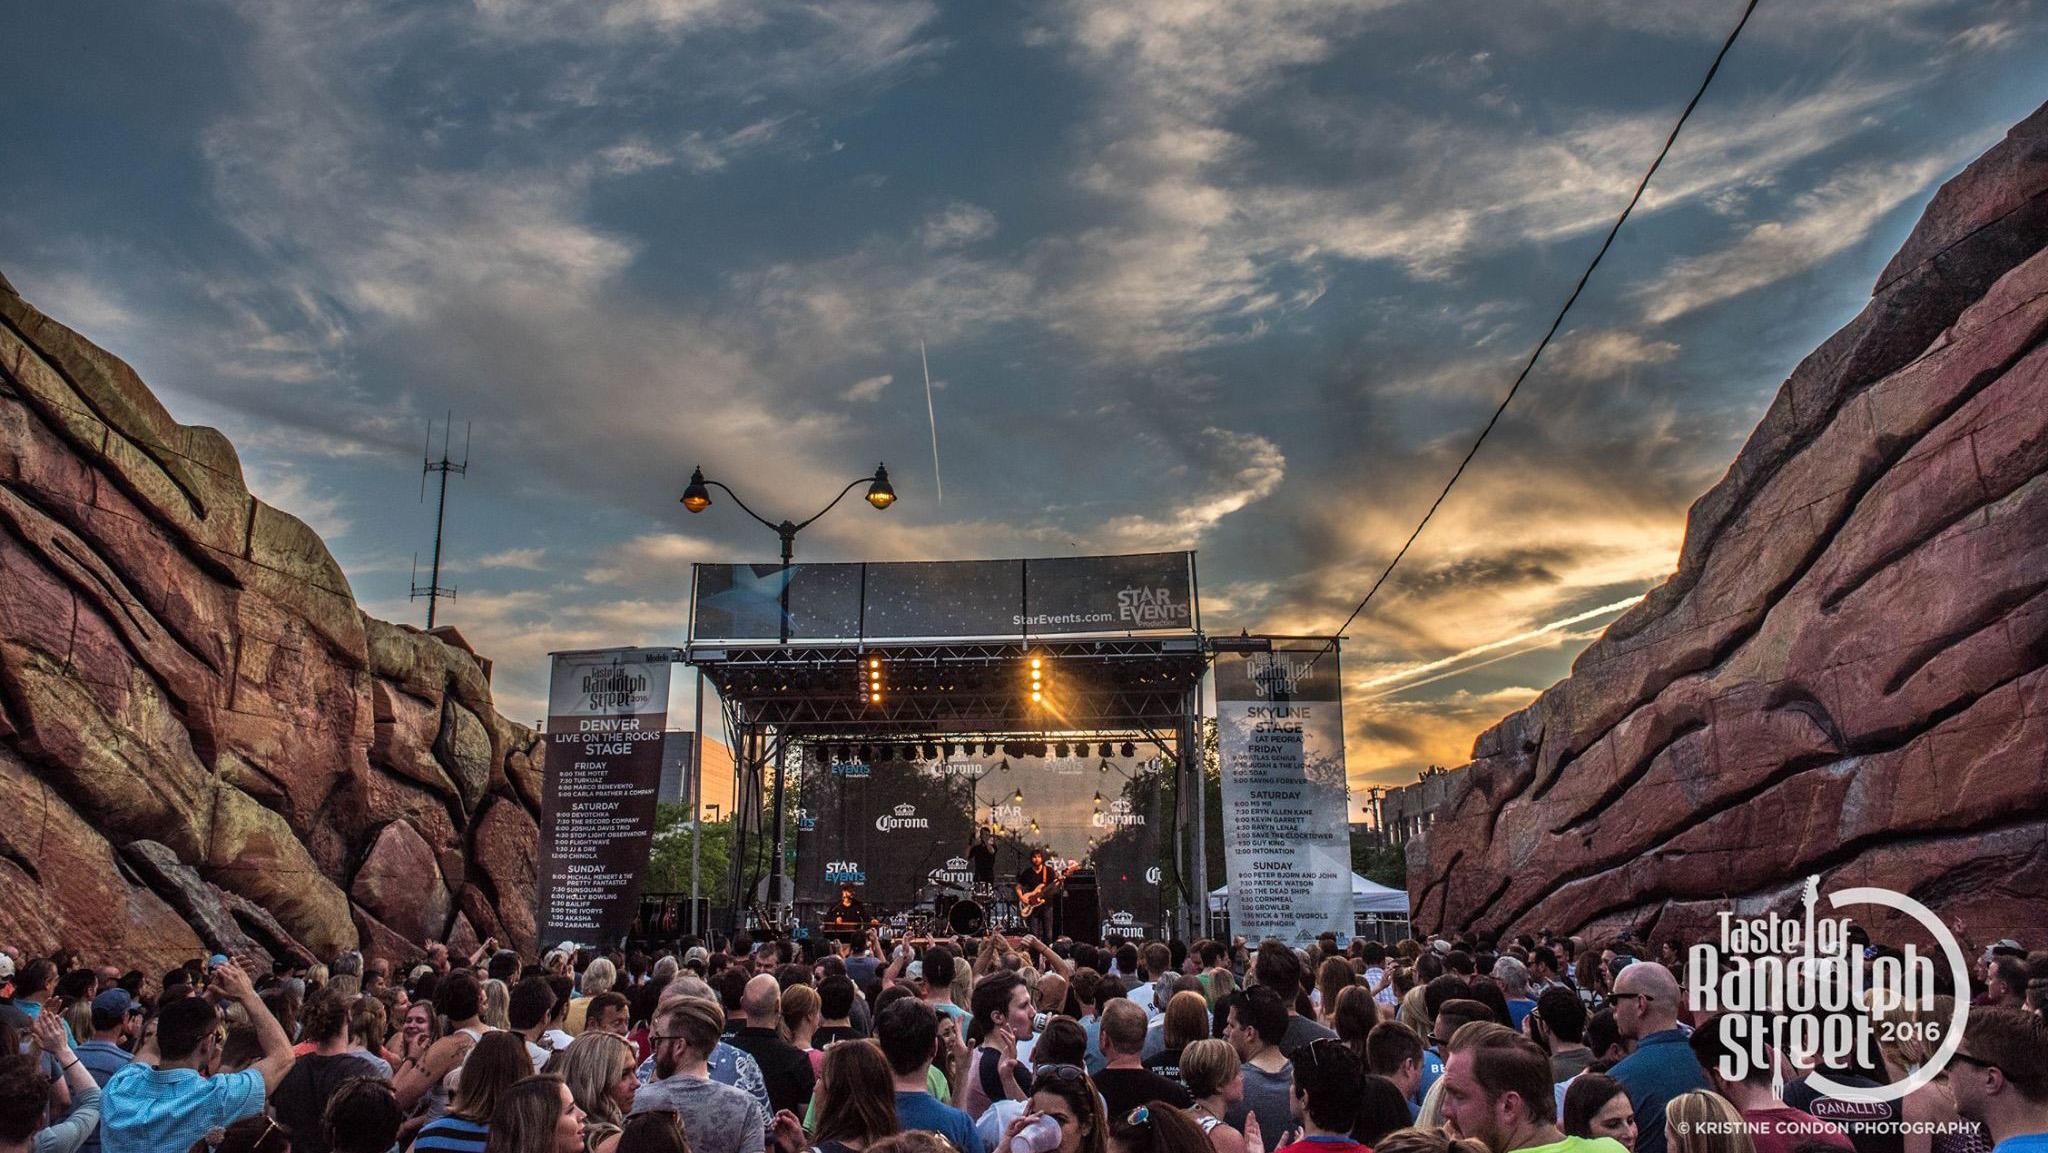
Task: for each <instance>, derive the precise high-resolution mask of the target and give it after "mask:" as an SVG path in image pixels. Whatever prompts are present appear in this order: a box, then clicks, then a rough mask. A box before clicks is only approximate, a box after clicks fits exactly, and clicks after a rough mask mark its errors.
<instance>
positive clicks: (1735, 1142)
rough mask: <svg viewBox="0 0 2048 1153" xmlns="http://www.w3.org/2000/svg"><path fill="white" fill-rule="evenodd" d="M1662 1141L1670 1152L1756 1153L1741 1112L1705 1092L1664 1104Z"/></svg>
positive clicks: (1680, 1097)
mask: <svg viewBox="0 0 2048 1153" xmlns="http://www.w3.org/2000/svg"><path fill="white" fill-rule="evenodd" d="M1664 1141H1665V1145H1666V1147H1667V1148H1668V1149H1669V1150H1670V1151H1671V1153H1756V1143H1755V1142H1754V1141H1752V1140H1750V1137H1749V1130H1748V1129H1747V1128H1746V1127H1745V1126H1744V1125H1743V1124H1742V1114H1741V1112H1740V1111H1738V1110H1737V1109H1736V1108H1735V1106H1734V1105H1732V1104H1730V1103H1729V1101H1728V1099H1727V1098H1726V1097H1723V1096H1721V1095H1720V1094H1719V1093H1713V1092H1709V1091H1707V1090H1705V1089H1694V1090H1693V1091H1692V1092H1690V1093H1680V1094H1679V1095H1678V1096H1676V1097H1673V1098H1672V1099H1671V1100H1669V1101H1667V1102H1665V1104H1664Z"/></svg>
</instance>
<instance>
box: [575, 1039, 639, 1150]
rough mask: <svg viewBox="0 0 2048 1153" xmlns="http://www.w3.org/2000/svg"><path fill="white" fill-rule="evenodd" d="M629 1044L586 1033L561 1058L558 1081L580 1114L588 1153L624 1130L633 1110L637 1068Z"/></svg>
mask: <svg viewBox="0 0 2048 1153" xmlns="http://www.w3.org/2000/svg"><path fill="white" fill-rule="evenodd" d="M637 1057H638V1055H637V1054H636V1053H635V1052H634V1051H633V1044H632V1042H630V1041H628V1040H626V1039H625V1038H624V1037H621V1036H619V1035H618V1034H616V1033H599V1032H594V1031H586V1032H585V1033H584V1034H583V1035H582V1036H581V1037H578V1038H576V1040H574V1041H573V1042H571V1043H570V1045H569V1048H568V1050H567V1051H566V1052H564V1053H563V1055H562V1080H563V1081H565V1082H567V1083H568V1086H569V1096H570V1097H572V1098H574V1099H575V1101H576V1107H577V1108H578V1109H581V1110H583V1117H584V1122H583V1124H584V1131H585V1136H586V1138H587V1140H588V1142H589V1145H590V1149H591V1150H592V1153H595V1151H596V1150H597V1149H598V1147H599V1146H600V1145H601V1144H603V1143H604V1142H605V1141H607V1140H609V1139H610V1138H612V1137H615V1136H617V1135H618V1133H619V1130H620V1129H621V1128H623V1127H624V1126H625V1123H626V1110H628V1109H631V1108H632V1107H633V1093H634V1091H635V1090H637V1089H639V1087H640V1081H639V1078H637V1077H635V1076H634V1075H633V1069H634V1067H635V1066H636V1065H638V1064H639V1061H638V1059H637Z"/></svg>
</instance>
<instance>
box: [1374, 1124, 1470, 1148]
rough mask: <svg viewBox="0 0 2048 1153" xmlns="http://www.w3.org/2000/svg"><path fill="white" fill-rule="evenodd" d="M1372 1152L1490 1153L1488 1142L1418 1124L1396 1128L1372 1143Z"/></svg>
mask: <svg viewBox="0 0 2048 1153" xmlns="http://www.w3.org/2000/svg"><path fill="white" fill-rule="evenodd" d="M1372 1153H1488V1151H1487V1148H1486V1143H1485V1142H1483V1141H1480V1140H1477V1139H1476V1138H1472V1137H1462V1138H1459V1137H1452V1136H1451V1135H1450V1134H1448V1133H1446V1132H1444V1131H1443V1130H1442V1129H1439V1128H1435V1127H1429V1128H1424V1127H1421V1126H1417V1127H1414V1128H1409V1129H1396V1130H1394V1131H1393V1132H1392V1133H1389V1134H1387V1135H1386V1136H1384V1137H1382V1138H1380V1139H1379V1140H1377V1141H1375V1142H1373V1143H1372Z"/></svg>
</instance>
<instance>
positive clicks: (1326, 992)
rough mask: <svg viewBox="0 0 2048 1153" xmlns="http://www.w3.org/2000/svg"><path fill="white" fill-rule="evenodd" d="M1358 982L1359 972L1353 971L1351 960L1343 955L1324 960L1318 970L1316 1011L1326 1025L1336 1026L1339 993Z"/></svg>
mask: <svg viewBox="0 0 2048 1153" xmlns="http://www.w3.org/2000/svg"><path fill="white" fill-rule="evenodd" d="M1356 984H1358V974H1356V973H1354V972H1352V971H1351V962H1349V961H1347V960H1345V959H1344V958H1342V957H1328V958H1325V959H1324V960H1323V964H1322V967H1321V968H1319V969H1317V970H1316V1011H1317V1012H1318V1013H1319V1014H1321V1016H1322V1019H1323V1024H1324V1025H1327V1026H1330V1027H1332V1028H1335V1022H1336V1020H1337V998H1338V995H1339V994H1341V993H1343V992H1344V990H1346V989H1349V988H1350V987H1352V986H1353V985H1356Z"/></svg>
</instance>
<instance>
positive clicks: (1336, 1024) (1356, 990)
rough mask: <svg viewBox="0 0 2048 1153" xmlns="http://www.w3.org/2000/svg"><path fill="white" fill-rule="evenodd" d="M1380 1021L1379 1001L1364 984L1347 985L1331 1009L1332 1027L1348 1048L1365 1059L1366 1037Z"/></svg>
mask: <svg viewBox="0 0 2048 1153" xmlns="http://www.w3.org/2000/svg"><path fill="white" fill-rule="evenodd" d="M1379 1023H1380V1006H1379V1002H1377V1001H1375V1000H1373V999H1372V990H1370V989H1367V988H1366V987H1365V986H1364V985H1347V986H1345V987H1344V989H1343V990H1342V991H1340V992H1339V993H1338V994H1337V1003H1336V1005H1335V1006H1333V1007H1332V1008H1331V1010H1330V1020H1329V1025H1330V1028H1332V1029H1335V1030H1336V1031H1337V1036H1338V1038H1339V1039H1340V1040H1342V1041H1343V1042H1344V1044H1345V1046H1346V1047H1347V1048H1349V1049H1350V1050H1351V1051H1352V1052H1353V1053H1356V1054H1358V1059H1359V1060H1360V1061H1363V1060H1365V1037H1366V1034H1368V1033H1370V1032H1372V1027H1373V1026H1374V1025H1377V1024H1379Z"/></svg>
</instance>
